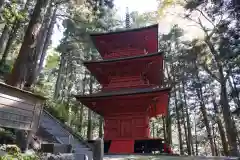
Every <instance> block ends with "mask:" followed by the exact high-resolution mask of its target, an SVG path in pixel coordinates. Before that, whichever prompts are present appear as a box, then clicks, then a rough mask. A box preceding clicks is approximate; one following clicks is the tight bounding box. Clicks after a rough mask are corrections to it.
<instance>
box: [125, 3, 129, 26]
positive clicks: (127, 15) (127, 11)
mask: <svg viewBox="0 0 240 160" xmlns="http://www.w3.org/2000/svg"><path fill="white" fill-rule="evenodd" d="M125 23H126V28H130V15H129V10H128V7H126V19H125Z"/></svg>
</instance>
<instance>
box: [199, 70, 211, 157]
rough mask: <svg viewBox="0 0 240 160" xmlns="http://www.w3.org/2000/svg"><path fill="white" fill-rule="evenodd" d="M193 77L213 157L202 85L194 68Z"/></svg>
mask: <svg viewBox="0 0 240 160" xmlns="http://www.w3.org/2000/svg"><path fill="white" fill-rule="evenodd" d="M195 76H196V79H197V83H198V84H199V87H198V88H196V92H197V97H198V99H199V103H200V111H201V113H202V115H203V122H204V125H205V127H206V131H207V134H208V140H209V143H210V148H211V152H212V156H215V148H214V143H213V137H212V133H211V127H210V124H209V121H208V116H207V110H206V106H205V103H204V99H203V92H202V84H201V82H200V78H199V76H198V69H197V68H196V72H195Z"/></svg>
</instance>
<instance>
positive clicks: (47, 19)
mask: <svg viewBox="0 0 240 160" xmlns="http://www.w3.org/2000/svg"><path fill="white" fill-rule="evenodd" d="M52 3H53V0H51V2H50V5H49V6H48V7H47V11H46V14H45V16H44V20H43V25H42V27H41V29H40V31H39V34H38V36H37V39H36V43H37V44H36V47H35V52H34V53H32V56H31V55H29V56H31V58H32V60H31V62H30V63H29V66H28V75H27V79H26V82H25V86H27V87H28V88H30V87H31V86H32V85H33V84H34V82H35V80H36V78H37V76H38V68H39V63H38V61H39V59H40V58H41V55H42V51H43V47H44V45H45V43H46V38H47V33H48V30H49V29H50V28H49V27H50V23H51V19H52V17H53V5H52ZM44 58H45V56H44Z"/></svg>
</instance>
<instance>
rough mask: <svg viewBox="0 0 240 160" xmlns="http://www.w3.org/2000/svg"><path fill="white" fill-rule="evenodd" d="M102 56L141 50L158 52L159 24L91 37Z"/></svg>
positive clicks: (92, 35) (96, 34)
mask: <svg viewBox="0 0 240 160" xmlns="http://www.w3.org/2000/svg"><path fill="white" fill-rule="evenodd" d="M90 36H91V38H92V40H93V43H94V44H95V47H96V48H97V50H98V51H99V53H100V55H101V56H102V57H103V59H105V57H106V56H107V55H109V54H111V53H115V52H116V50H122V51H124V50H128V49H129V48H132V49H139V50H146V51H147V52H148V53H154V52H157V51H158V24H155V25H151V26H147V27H142V28H136V29H128V30H124V31H115V32H109V33H94V34H91V35H90Z"/></svg>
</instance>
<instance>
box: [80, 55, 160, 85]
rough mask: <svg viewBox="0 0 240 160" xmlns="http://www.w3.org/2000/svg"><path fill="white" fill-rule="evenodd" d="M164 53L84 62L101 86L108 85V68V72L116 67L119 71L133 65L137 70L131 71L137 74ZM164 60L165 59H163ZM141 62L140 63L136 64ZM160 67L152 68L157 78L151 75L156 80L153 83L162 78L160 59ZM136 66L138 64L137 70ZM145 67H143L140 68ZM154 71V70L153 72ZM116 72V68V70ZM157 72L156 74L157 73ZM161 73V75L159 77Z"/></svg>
mask: <svg viewBox="0 0 240 160" xmlns="http://www.w3.org/2000/svg"><path fill="white" fill-rule="evenodd" d="M162 55H163V52H158V53H153V54H146V55H141V56H132V57H127V58H117V59H111V60H98V61H87V62H84V65H85V66H86V67H87V68H88V70H89V71H90V72H91V73H92V75H93V76H95V78H96V79H97V80H98V82H99V83H101V84H107V83H108V72H107V71H106V68H107V69H108V70H114V67H116V65H117V67H118V68H119V69H122V67H124V66H129V67H131V65H134V66H135V69H133V67H132V70H129V71H132V72H137V70H141V71H142V69H143V68H144V67H146V64H147V63H150V62H153V61H156V59H157V57H159V56H162ZM161 58H163V57H161ZM136 62H140V63H136ZM155 63H159V65H156V64H155V66H153V67H154V68H150V72H151V71H152V72H154V74H155V78H154V76H153V73H151V74H150V75H151V77H152V78H154V79H156V80H153V81H157V82H159V81H160V80H159V79H160V77H161V75H160V74H161V72H160V70H161V69H162V66H163V65H162V61H161V60H160V57H159V62H155ZM136 64H138V65H137V66H138V67H137V68H136ZM140 66H143V67H140ZM151 69H152V70H151ZM115 70H116V68H115ZM141 71H140V72H141ZM155 71H156V72H155ZM158 73H159V75H157V74H158Z"/></svg>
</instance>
